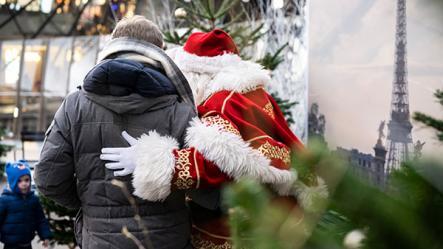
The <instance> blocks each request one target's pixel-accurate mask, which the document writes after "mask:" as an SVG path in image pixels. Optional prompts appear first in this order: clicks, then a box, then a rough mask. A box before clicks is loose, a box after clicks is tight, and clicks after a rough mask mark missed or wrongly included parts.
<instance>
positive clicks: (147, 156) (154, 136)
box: [132, 131, 178, 201]
mask: <svg viewBox="0 0 443 249" xmlns="http://www.w3.org/2000/svg"><path fill="white" fill-rule="evenodd" d="M138 141H139V142H138V144H137V145H136V148H135V150H136V157H137V158H136V164H137V166H136V168H135V170H134V173H133V179H132V185H133V186H134V195H136V196H138V197H140V198H142V199H145V200H149V201H162V200H164V199H166V197H168V195H169V194H170V193H171V180H172V177H173V174H174V169H175V156H174V154H173V150H174V149H178V142H177V141H176V140H175V139H174V138H171V137H168V136H160V135H159V134H158V133H157V132H155V131H150V132H149V133H148V135H142V136H141V138H140V139H139V140H138Z"/></svg>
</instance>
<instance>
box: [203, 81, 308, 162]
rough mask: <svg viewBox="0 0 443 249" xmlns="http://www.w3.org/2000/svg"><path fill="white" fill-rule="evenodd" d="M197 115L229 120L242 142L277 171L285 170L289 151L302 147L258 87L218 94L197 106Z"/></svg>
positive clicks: (289, 154) (289, 157)
mask: <svg viewBox="0 0 443 249" xmlns="http://www.w3.org/2000/svg"><path fill="white" fill-rule="evenodd" d="M199 113H206V115H208V114H213V113H217V114H218V115H220V116H222V117H223V118H224V119H226V120H229V121H230V123H231V124H232V125H233V126H234V127H236V128H237V130H238V132H239V133H240V135H241V136H242V138H243V140H244V141H246V142H248V143H249V144H250V146H251V147H252V148H254V149H257V150H258V151H260V153H261V154H263V155H264V156H265V157H267V158H268V159H270V160H271V165H272V166H274V167H276V168H279V169H289V166H290V159H291V149H292V148H296V149H299V148H302V147H303V145H302V143H301V142H300V140H299V139H298V138H297V137H296V136H295V135H294V134H293V133H292V131H291V130H290V129H289V127H288V125H287V123H286V120H285V119H284V117H283V114H282V113H281V111H280V109H279V107H278V106H277V105H276V104H275V101H274V100H273V99H272V97H271V96H270V95H269V94H267V93H266V91H264V90H263V89H262V88H259V89H256V90H254V91H250V92H247V93H236V92H232V91H221V92H219V93H216V94H214V95H212V96H211V97H210V98H209V99H208V100H207V101H206V102H205V103H204V104H203V105H202V106H199Z"/></svg>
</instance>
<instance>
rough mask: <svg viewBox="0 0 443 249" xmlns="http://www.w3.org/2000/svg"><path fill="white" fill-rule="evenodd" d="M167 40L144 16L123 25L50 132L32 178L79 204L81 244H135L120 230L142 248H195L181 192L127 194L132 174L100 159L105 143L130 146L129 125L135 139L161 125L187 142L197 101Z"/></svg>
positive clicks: (45, 190)
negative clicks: (145, 196)
mask: <svg viewBox="0 0 443 249" xmlns="http://www.w3.org/2000/svg"><path fill="white" fill-rule="evenodd" d="M162 43H163V40H162V35H161V32H160V30H159V29H158V27H157V26H155V25H154V24H152V23H151V22H150V21H148V20H146V19H145V18H144V17H140V16H136V17H133V18H131V19H126V20H123V21H121V22H119V23H118V24H117V26H116V28H115V30H114V32H113V35H112V40H111V41H110V43H109V45H107V46H108V47H107V48H106V47H105V49H104V51H106V52H105V53H104V54H102V56H101V57H102V58H103V60H101V62H100V63H99V64H97V65H96V66H95V67H94V68H93V69H92V70H91V71H90V72H89V73H88V75H87V76H86V77H85V80H84V82H83V87H82V89H81V90H78V91H76V92H74V93H72V94H70V95H68V96H67V97H66V99H65V101H64V102H63V104H62V105H61V106H60V108H59V110H58V111H57V113H56V114H55V117H54V120H53V122H52V124H51V126H50V127H49V129H48V131H47V132H46V139H45V142H44V145H43V149H42V152H41V156H40V161H39V162H38V164H37V165H36V167H35V174H34V176H35V182H36V185H37V188H38V191H39V192H40V193H41V194H42V195H44V196H46V197H48V198H50V199H52V200H54V201H55V202H57V203H58V204H61V205H63V206H65V207H69V208H80V210H81V211H80V212H79V215H78V217H77V219H76V224H75V234H76V239H77V242H78V244H79V245H80V246H81V248H83V249H89V248H91V249H102V248H103V249H104V248H116V249H117V248H125V249H131V248H138V247H137V245H136V243H135V242H134V241H132V240H131V239H128V238H127V237H126V236H125V235H124V234H123V233H122V228H123V227H127V229H128V231H129V233H131V234H132V235H134V236H135V237H136V238H137V240H138V241H140V242H141V243H142V244H143V246H144V247H145V248H155V249H176V248H177V249H181V248H192V246H191V245H190V220H189V214H188V211H187V207H186V205H185V194H184V193H183V192H180V191H177V192H174V193H172V194H171V195H170V196H169V197H168V198H167V199H166V200H164V201H163V202H148V201H144V200H142V199H139V198H136V197H135V196H133V195H131V196H130V198H128V196H127V195H125V194H127V193H132V192H133V188H132V184H131V176H119V175H120V171H118V170H115V171H113V170H109V169H107V168H105V167H104V163H103V161H101V160H100V150H101V148H103V147H122V146H127V143H126V141H125V140H124V139H123V137H122V136H121V132H122V131H124V130H126V131H127V132H128V133H129V134H130V135H131V136H135V137H138V136H140V135H141V134H143V133H148V132H149V131H150V130H156V131H157V132H159V133H160V134H163V135H169V136H171V137H174V138H177V139H178V141H179V143H183V139H184V138H183V136H184V132H185V129H186V127H187V125H188V122H189V120H190V119H192V118H193V117H194V116H195V115H196V112H195V105H194V104H193V97H192V92H191V91H190V88H189V85H188V83H187V81H186V80H185V78H184V76H183V75H182V74H181V72H180V71H179V70H178V69H177V67H176V66H175V64H173V63H172V61H171V60H170V59H169V58H168V57H167V56H166V55H165V54H164V53H163V52H162V50H161V49H160V48H159V47H161V46H162ZM153 44H154V45H153ZM153 146H155V145H153ZM117 168H118V167H117ZM115 180H118V182H116V181H115ZM122 186H123V188H122ZM125 189H126V190H127V192H125ZM131 198H133V199H134V200H135V202H136V206H137V211H136V209H135V208H134V207H133V206H132V205H131V201H130V200H129V199H131ZM138 215H139V216H140V217H141V220H140V222H138V221H137V219H136V218H135V217H137V216H138ZM146 232H147V233H146Z"/></svg>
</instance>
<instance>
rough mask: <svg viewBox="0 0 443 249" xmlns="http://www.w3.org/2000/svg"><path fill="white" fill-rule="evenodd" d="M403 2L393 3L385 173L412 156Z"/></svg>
mask: <svg viewBox="0 0 443 249" xmlns="http://www.w3.org/2000/svg"><path fill="white" fill-rule="evenodd" d="M406 38H407V36H406V0H397V26H396V36H395V47H396V49H395V65H394V66H395V69H394V81H393V84H392V96H391V98H392V99H391V116H390V120H389V123H388V136H387V148H388V155H387V160H386V167H385V169H386V171H387V172H386V173H387V174H389V173H390V172H391V171H392V170H393V169H398V168H400V165H401V163H402V162H403V161H405V160H407V159H408V158H410V156H412V153H413V151H412V147H413V141H412V135H411V130H412V124H411V121H410V113H409V95H408V81H407V75H408V72H407V59H406V44H407V43H406Z"/></svg>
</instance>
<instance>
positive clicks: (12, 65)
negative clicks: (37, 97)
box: [0, 41, 23, 132]
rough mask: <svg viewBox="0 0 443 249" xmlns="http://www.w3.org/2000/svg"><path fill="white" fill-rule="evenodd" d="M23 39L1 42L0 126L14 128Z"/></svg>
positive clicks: (8, 130)
mask: <svg viewBox="0 0 443 249" xmlns="http://www.w3.org/2000/svg"><path fill="white" fill-rule="evenodd" d="M22 47H23V42H22V41H4V42H2V43H1V44H0V48H1V50H0V57H1V59H0V128H3V129H6V131H7V132H10V131H13V130H14V113H15V116H16V115H18V109H17V108H16V106H17V103H16V98H17V96H16V95H17V92H16V91H17V83H18V79H19V73H20V57H21V53H22Z"/></svg>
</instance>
